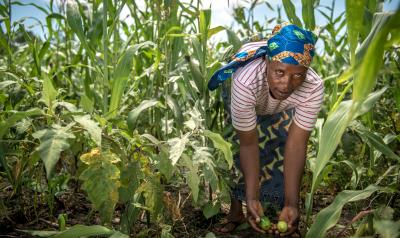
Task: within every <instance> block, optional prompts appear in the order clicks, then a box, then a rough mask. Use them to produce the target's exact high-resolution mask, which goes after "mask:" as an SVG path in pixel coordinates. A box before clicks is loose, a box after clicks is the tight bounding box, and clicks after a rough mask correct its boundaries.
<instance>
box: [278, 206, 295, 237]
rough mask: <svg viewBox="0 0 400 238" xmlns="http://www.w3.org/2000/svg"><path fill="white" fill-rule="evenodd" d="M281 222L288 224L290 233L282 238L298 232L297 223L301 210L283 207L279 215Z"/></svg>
mask: <svg viewBox="0 0 400 238" xmlns="http://www.w3.org/2000/svg"><path fill="white" fill-rule="evenodd" d="M279 220H280V221H285V222H286V223H287V224H288V231H287V232H285V233H282V234H280V236H288V235H291V234H293V233H294V232H295V231H296V230H297V222H298V220H299V209H298V208H297V207H293V206H285V207H283V209H282V211H281V213H280V214H279Z"/></svg>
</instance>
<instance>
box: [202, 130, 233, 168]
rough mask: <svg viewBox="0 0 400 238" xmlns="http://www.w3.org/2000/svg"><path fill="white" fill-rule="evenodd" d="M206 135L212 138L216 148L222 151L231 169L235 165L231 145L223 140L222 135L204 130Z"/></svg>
mask: <svg viewBox="0 0 400 238" xmlns="http://www.w3.org/2000/svg"><path fill="white" fill-rule="evenodd" d="M204 135H205V136H207V137H208V138H210V139H211V140H212V142H213V144H214V146H215V147H216V148H217V149H219V150H221V151H222V153H223V154H224V158H225V160H226V162H227V163H228V166H229V168H232V165H233V156H232V151H231V144H230V143H229V142H227V141H225V140H224V138H222V136H221V135H220V134H217V133H214V132H212V131H209V130H204Z"/></svg>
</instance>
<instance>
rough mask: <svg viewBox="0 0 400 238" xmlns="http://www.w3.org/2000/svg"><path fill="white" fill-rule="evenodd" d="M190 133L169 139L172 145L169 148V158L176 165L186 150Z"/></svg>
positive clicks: (169, 143)
mask: <svg viewBox="0 0 400 238" xmlns="http://www.w3.org/2000/svg"><path fill="white" fill-rule="evenodd" d="M188 137H189V134H185V135H184V136H183V137H181V138H179V137H175V138H171V139H169V140H168V141H167V142H168V145H169V146H170V149H169V159H170V160H171V162H172V165H173V166H174V165H175V164H176V162H178V160H179V158H180V157H181V155H182V153H183V151H184V150H185V147H186V143H188V142H189V138H188Z"/></svg>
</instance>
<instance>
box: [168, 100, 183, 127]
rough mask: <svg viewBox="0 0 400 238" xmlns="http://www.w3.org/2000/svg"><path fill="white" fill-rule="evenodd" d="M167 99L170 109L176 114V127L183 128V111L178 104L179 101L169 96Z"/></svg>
mask: <svg viewBox="0 0 400 238" xmlns="http://www.w3.org/2000/svg"><path fill="white" fill-rule="evenodd" d="M165 99H166V101H167V105H168V107H169V108H171V110H172V111H173V112H174V122H175V125H176V127H177V128H178V129H181V128H182V126H183V114H182V111H181V107H180V106H179V104H178V101H177V100H176V99H175V98H173V97H171V96H169V95H166V98H165Z"/></svg>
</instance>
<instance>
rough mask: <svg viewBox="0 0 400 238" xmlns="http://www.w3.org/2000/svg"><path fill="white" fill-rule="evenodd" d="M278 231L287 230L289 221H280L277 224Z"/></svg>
mask: <svg viewBox="0 0 400 238" xmlns="http://www.w3.org/2000/svg"><path fill="white" fill-rule="evenodd" d="M277 228H278V231H279V232H280V233H283V232H286V231H287V229H288V226H287V223H286V222H285V221H279V222H278V224H277Z"/></svg>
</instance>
